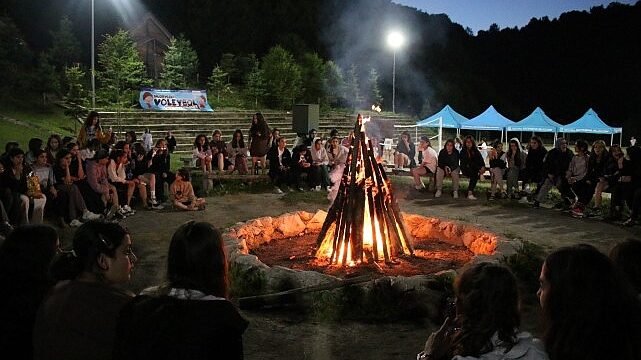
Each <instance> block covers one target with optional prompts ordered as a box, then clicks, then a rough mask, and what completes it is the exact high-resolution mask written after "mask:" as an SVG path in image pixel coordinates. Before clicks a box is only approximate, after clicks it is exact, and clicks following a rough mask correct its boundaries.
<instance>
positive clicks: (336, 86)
mask: <svg viewBox="0 0 641 360" xmlns="http://www.w3.org/2000/svg"><path fill="white" fill-rule="evenodd" d="M323 75H324V76H323V95H324V102H325V103H326V104H327V105H329V106H340V105H341V103H342V101H343V100H344V98H345V79H344V78H343V70H341V68H340V67H339V66H338V65H336V63H335V62H333V61H331V60H329V61H327V62H326V63H325V71H324V72H323Z"/></svg>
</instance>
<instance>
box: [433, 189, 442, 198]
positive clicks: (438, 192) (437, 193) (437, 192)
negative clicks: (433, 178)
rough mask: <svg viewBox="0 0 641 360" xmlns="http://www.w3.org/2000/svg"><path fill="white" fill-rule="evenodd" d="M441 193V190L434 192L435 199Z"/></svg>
mask: <svg viewBox="0 0 641 360" xmlns="http://www.w3.org/2000/svg"><path fill="white" fill-rule="evenodd" d="M442 194H443V192H442V191H441V190H436V194H434V197H435V198H440V197H441V195H442Z"/></svg>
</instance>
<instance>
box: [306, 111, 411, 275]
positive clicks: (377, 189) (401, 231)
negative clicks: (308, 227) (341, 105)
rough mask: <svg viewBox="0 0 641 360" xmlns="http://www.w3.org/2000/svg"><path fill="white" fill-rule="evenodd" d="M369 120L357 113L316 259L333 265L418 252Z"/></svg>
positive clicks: (319, 241)
mask: <svg viewBox="0 0 641 360" xmlns="http://www.w3.org/2000/svg"><path fill="white" fill-rule="evenodd" d="M369 120H370V119H369V118H362V116H361V115H360V114H359V115H358V118H357V121H356V124H355V126H354V135H355V136H354V139H352V143H351V146H350V154H349V156H348V158H347V162H346V164H345V170H344V171H343V177H342V179H341V183H340V187H339V191H338V196H337V197H336V200H335V201H334V203H333V204H332V206H331V208H330V209H329V212H328V214H327V217H326V219H325V223H324V224H323V228H322V229H321V232H320V234H319V237H318V240H317V242H318V244H319V248H318V250H317V252H316V257H317V258H319V259H327V260H329V263H330V264H332V265H343V266H355V265H358V264H361V263H364V262H365V263H372V262H378V261H383V260H384V261H385V262H386V263H390V262H393V261H394V258H395V257H397V256H398V255H402V254H412V253H413V249H412V245H411V243H410V238H409V235H408V232H407V231H405V227H404V225H403V220H402V217H401V215H400V211H399V208H398V204H397V203H396V201H395V199H394V197H393V194H392V186H391V182H390V181H389V179H388V178H387V175H386V174H385V171H384V169H383V167H382V165H381V164H379V163H378V162H377V161H376V159H375V157H374V153H373V149H372V141H371V140H370V139H369V138H368V137H367V136H366V135H365V128H364V127H365V123H367V122H368V121H369Z"/></svg>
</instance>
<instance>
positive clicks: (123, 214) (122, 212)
mask: <svg viewBox="0 0 641 360" xmlns="http://www.w3.org/2000/svg"><path fill="white" fill-rule="evenodd" d="M127 215H129V214H128V213H127V210H125V209H124V207H122V206H121V207H120V208H118V210H117V211H116V214H115V216H116V217H119V216H120V217H121V218H122V219H126V218H127Z"/></svg>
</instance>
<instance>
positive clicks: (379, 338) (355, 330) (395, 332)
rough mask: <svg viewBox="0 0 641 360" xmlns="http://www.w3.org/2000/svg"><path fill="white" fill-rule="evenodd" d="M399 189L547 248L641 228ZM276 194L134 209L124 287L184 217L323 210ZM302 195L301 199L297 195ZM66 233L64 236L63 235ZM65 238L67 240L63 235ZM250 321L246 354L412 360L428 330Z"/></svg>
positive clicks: (410, 202) (430, 208)
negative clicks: (131, 261)
mask: <svg viewBox="0 0 641 360" xmlns="http://www.w3.org/2000/svg"><path fill="white" fill-rule="evenodd" d="M395 187H398V188H399V189H397V191H396V197H397V199H398V200H399V203H400V207H401V210H402V211H404V212H409V213H416V214H420V215H425V216H438V217H442V218H447V219H452V220H458V221H462V222H469V223H473V224H479V225H481V226H483V227H486V228H488V229H490V230H492V231H494V232H496V233H498V234H501V235H504V236H506V237H507V238H517V237H518V238H522V239H525V240H528V241H531V242H534V243H537V244H540V245H542V246H543V247H544V248H545V249H546V250H551V249H555V248H557V247H560V246H564V245H570V244H575V243H580V242H584V243H589V244H593V245H595V246H596V247H598V248H599V249H601V250H603V251H608V250H609V248H610V247H611V246H612V245H613V244H614V243H616V242H617V241H620V240H622V239H624V238H626V237H629V236H636V237H638V236H639V235H640V234H641V230H640V229H639V227H638V226H637V227H635V228H632V229H628V228H622V227H620V226H617V225H612V224H608V223H605V222H602V221H596V220H583V219H582V220H577V219H573V218H571V217H570V216H569V215H568V214H564V213H561V212H558V211H555V210H551V209H545V208H542V209H537V210H533V209H531V208H529V207H527V206H525V205H521V204H514V203H500V204H496V203H492V204H488V203H487V202H486V201H484V200H477V201H470V200H467V199H463V198H461V199H458V200H454V199H452V198H451V197H450V196H448V195H447V194H444V195H443V197H442V198H440V199H434V198H433V195H432V194H428V193H426V192H417V191H415V190H413V189H411V190H410V189H409V186H405V185H403V186H395ZM281 196H282V195H276V194H269V193H264V194H247V193H243V194H235V195H226V196H222V197H218V198H208V199H207V201H208V207H207V209H206V210H205V211H202V212H190V213H188V212H172V211H161V212H158V213H149V212H146V211H140V212H139V213H138V214H136V215H135V216H133V217H130V218H128V219H126V220H125V221H124V222H123V223H124V224H125V225H126V226H127V227H128V228H129V229H130V231H131V233H132V238H133V241H134V245H135V249H136V254H137V255H138V256H139V261H138V263H137V264H136V269H135V270H134V271H135V273H134V276H133V279H132V282H131V284H129V285H128V287H129V288H130V289H131V290H133V291H139V290H141V289H143V288H145V287H147V286H151V285H155V284H158V283H160V282H162V280H163V278H164V273H165V261H166V254H167V249H168V245H169V239H170V237H171V234H172V233H173V231H174V230H175V229H176V227H178V226H179V225H180V224H182V223H183V222H185V221H187V220H191V219H194V220H204V221H209V222H211V223H213V224H214V225H216V226H219V227H221V228H226V227H229V226H231V225H233V224H235V223H236V222H239V221H245V220H249V219H253V218H257V217H260V216H268V215H279V214H282V213H285V212H289V211H294V210H305V211H310V212H312V211H315V210H317V209H319V208H320V209H324V210H326V207H327V205H326V204H318V203H306V202H301V203H297V204H291V202H288V203H286V202H283V201H281V200H279V197H281ZM301 198H302V199H305V197H301ZM65 237H66V236H65ZM65 242H68V238H67V239H65ZM243 315H244V316H245V317H246V318H247V319H248V320H249V321H250V326H249V328H248V330H247V332H246V333H245V336H244V346H245V357H246V359H414V358H415V357H416V353H417V352H419V351H420V350H422V347H423V345H424V342H425V339H426V338H427V336H428V335H429V334H430V332H431V331H432V330H433V329H434V327H435V325H434V324H429V323H427V322H416V323H411V322H410V323H394V324H372V323H365V322H344V323H331V324H328V323H319V322H312V321H309V320H306V319H304V318H303V317H301V316H300V315H297V314H295V313H291V312H287V311H278V312H274V311H260V312H243ZM537 316H538V314H537V309H536V308H535V307H532V306H530V307H529V308H526V309H525V313H524V319H523V328H524V329H527V330H531V331H534V332H535V333H536V326H537V321H536V319H537Z"/></svg>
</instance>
